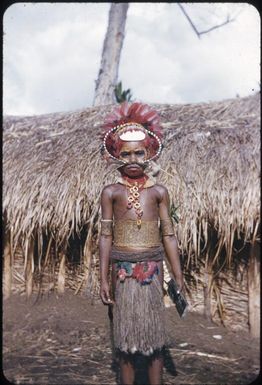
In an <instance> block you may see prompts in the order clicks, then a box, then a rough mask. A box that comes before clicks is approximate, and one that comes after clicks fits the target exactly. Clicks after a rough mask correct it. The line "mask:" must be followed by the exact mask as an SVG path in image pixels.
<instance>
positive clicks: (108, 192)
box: [101, 183, 119, 197]
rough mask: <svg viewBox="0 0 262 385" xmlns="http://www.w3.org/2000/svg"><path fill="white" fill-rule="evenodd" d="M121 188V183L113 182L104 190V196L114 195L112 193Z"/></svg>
mask: <svg viewBox="0 0 262 385" xmlns="http://www.w3.org/2000/svg"><path fill="white" fill-rule="evenodd" d="M118 189H119V184H117V183H113V184H109V185H107V186H105V187H104V188H103V190H102V193H101V195H102V197H103V196H104V197H112V195H113V194H114V193H115V192H116V191H117V190H118Z"/></svg>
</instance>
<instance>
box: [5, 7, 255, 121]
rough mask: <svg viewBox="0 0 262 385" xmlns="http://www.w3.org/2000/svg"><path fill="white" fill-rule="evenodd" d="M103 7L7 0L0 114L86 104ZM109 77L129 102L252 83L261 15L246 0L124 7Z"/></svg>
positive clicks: (194, 96)
mask: <svg viewBox="0 0 262 385" xmlns="http://www.w3.org/2000/svg"><path fill="white" fill-rule="evenodd" d="M110 4H111V3H37V2H35V3H14V4H12V5H11V6H10V7H9V8H7V10H6V11H5V14H4V18H3V29H4V36H3V113H4V115H20V116H21V115H23V116H25V115H27V116H29V115H40V114H46V113H51V112H62V111H76V110H79V109H83V108H86V107H91V106H92V104H93V98H94V89H95V80H96V79H97V76H98V71H99V67H100V61H101V53H102V48H103V41H104V37H105V34H106V29H107V22H108V12H109V8H110ZM129 4H130V5H129V9H128V17H127V22H126V29H125V40H124V44H123V49H122V53H121V60H120V66H119V75H118V80H119V81H120V80H121V81H122V85H123V88H124V89H127V88H130V89H131V92H132V96H133V100H137V101H141V102H144V103H159V104H162V103H168V104H181V103H199V102H212V101H219V100H224V99H229V98H235V97H237V96H240V97H243V96H248V95H252V94H254V93H255V92H257V91H258V90H259V89H260V16H259V13H258V11H257V10H256V8H255V7H253V6H252V5H250V4H248V3H181V4H182V5H183V7H184V8H185V10H186V11H187V13H188V14H189V16H190V18H191V19H192V21H193V22H194V24H195V26H196V27H197V29H198V30H199V31H202V30H206V29H208V28H211V27H213V26H215V25H218V24H220V23H223V22H224V21H225V20H226V19H227V16H228V15H229V17H230V18H232V19H233V21H232V22H230V23H228V24H226V25H224V26H223V27H221V28H216V29H214V30H213V31H211V32H210V33H208V34H203V35H202V36H201V38H200V39H199V38H198V37H197V35H196V33H195V32H194V31H193V29H192V27H191V26H190V24H189V22H188V20H187V19H186V18H185V16H184V15H183V13H182V11H181V9H180V8H179V6H178V5H177V4H176V3H129Z"/></svg>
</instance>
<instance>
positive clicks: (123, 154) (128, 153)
mask: <svg viewBox="0 0 262 385" xmlns="http://www.w3.org/2000/svg"><path fill="white" fill-rule="evenodd" d="M134 154H135V155H136V156H144V155H145V151H143V150H138V151H134ZM130 155H131V152H127V151H123V152H121V153H120V156H121V157H122V158H127V157H128V156H130Z"/></svg>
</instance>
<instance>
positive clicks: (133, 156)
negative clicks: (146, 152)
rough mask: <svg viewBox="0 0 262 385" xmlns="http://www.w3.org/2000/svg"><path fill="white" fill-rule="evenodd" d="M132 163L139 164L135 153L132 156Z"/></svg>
mask: <svg viewBox="0 0 262 385" xmlns="http://www.w3.org/2000/svg"><path fill="white" fill-rule="evenodd" d="M129 159H130V163H137V156H136V154H135V153H134V152H132V153H131V154H130V158H129Z"/></svg>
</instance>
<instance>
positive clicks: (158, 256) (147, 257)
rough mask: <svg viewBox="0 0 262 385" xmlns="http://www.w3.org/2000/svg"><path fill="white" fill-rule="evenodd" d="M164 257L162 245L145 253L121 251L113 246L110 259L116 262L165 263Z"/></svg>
mask: <svg viewBox="0 0 262 385" xmlns="http://www.w3.org/2000/svg"><path fill="white" fill-rule="evenodd" d="M164 257H165V250H164V247H163V245H162V244H161V245H160V246H158V247H154V248H152V249H148V250H145V251H128V250H120V249H117V248H116V247H115V246H113V247H112V250H111V254H110V259H112V260H114V261H128V262H142V261H163V260H164Z"/></svg>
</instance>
